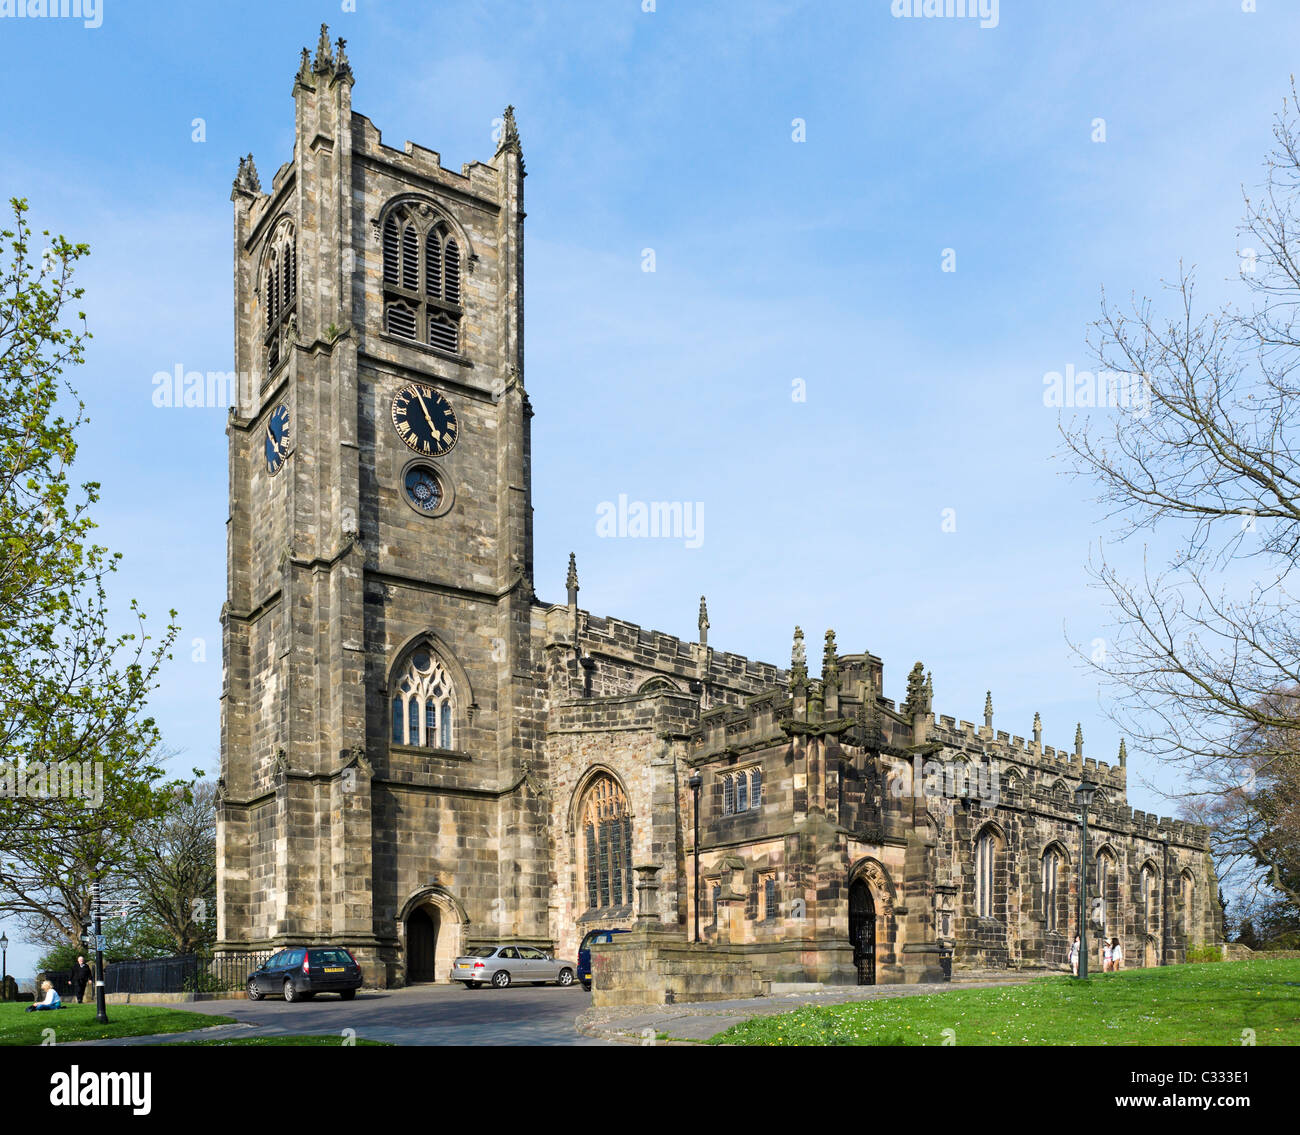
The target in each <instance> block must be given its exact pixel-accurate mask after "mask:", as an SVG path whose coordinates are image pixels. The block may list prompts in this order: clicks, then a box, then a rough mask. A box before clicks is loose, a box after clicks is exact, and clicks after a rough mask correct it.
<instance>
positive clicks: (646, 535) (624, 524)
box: [596, 493, 704, 548]
mask: <svg viewBox="0 0 1300 1135" xmlns="http://www.w3.org/2000/svg"><path fill="white" fill-rule="evenodd" d="M596 535H597V536H599V537H601V538H602V539H612V538H614V537H626V538H630V539H660V540H682V541H684V542H685V546H686V547H688V548H698V547H699V546H700V545H701V544H703V543H704V502H703V501H629V500H628V499H627V493H619V494H618V501H617V502H615V501H601V502H600V504H598V505H597V506H596Z"/></svg>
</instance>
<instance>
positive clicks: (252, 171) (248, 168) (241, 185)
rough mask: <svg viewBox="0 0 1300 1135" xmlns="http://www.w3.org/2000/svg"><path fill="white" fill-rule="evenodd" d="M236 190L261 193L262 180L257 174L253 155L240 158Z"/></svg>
mask: <svg viewBox="0 0 1300 1135" xmlns="http://www.w3.org/2000/svg"><path fill="white" fill-rule="evenodd" d="M233 188H234V190H235V191H236V192H238V193H261V192H262V182H261V179H260V178H259V177H258V176H257V166H255V165H254V164H253V155H252V154H249V155H248V157H246V158H240V159H239V169H238V171H237V172H236V173H235V182H234V186H233Z"/></svg>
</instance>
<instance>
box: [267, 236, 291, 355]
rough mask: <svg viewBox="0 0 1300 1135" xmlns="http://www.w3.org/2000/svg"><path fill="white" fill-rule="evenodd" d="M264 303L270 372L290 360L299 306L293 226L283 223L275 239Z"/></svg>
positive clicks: (270, 257)
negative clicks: (291, 334) (291, 326)
mask: <svg viewBox="0 0 1300 1135" xmlns="http://www.w3.org/2000/svg"><path fill="white" fill-rule="evenodd" d="M262 302H263V305H264V308H265V311H266V326H265V328H264V331H265V343H266V369H267V371H268V373H269V372H270V371H273V370H274V369H275V368H276V367H277V366H279V365H280V363H282V362H283V361H284V360H285V359H286V358H288V348H289V346H290V345H291V344H289V342H288V326H289V318H290V316H291V315H292V314H293V313H294V312H295V311H296V310H297V306H298V249H297V244H296V242H295V237H294V231H293V225H292V224H291V223H288V222H286V223H283V224H281V225H280V226H279V227H278V228H277V229H276V230H275V232H274V234H273V235H272V237H271V245H270V248H269V250H268V251H267V254H266V259H265V261H264V269H263V277H262Z"/></svg>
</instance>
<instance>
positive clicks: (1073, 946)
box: [1070, 934, 1079, 977]
mask: <svg viewBox="0 0 1300 1135" xmlns="http://www.w3.org/2000/svg"><path fill="white" fill-rule="evenodd" d="M1070 972H1071V973H1072V974H1074V976H1075V977H1078V976H1079V935H1077V934H1076V935H1075V936H1074V941H1073V942H1071V943H1070Z"/></svg>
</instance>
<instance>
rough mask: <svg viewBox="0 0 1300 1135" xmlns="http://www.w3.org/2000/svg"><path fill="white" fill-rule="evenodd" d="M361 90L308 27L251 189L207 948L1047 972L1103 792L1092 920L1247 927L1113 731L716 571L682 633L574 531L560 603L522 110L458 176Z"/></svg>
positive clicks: (707, 980)
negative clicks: (533, 362) (946, 670)
mask: <svg viewBox="0 0 1300 1135" xmlns="http://www.w3.org/2000/svg"><path fill="white" fill-rule="evenodd" d="M352 86H353V75H352V70H351V67H350V65H349V63H348V60H347V57H346V53H345V45H344V42H343V41H342V40H339V41H337V43H331V42H330V40H329V38H328V35H327V33H326V30H325V29H324V28H322V30H321V38H320V42H319V44H318V46H317V48H316V51H315V54H314V57H312V56H311V55H310V54H309V53H308V52H307V51H306V50H304V51H303V54H302V60H301V65H300V67H299V69H298V71H297V73H296V75H295V76H294V80H293V99H294V108H295V133H294V147H293V153H292V156H291V159H290V160H289V161H287V162H286V163H285V164H284V165H282V166H281V167H280V168H279V169H278V170H277V171H276V172H275V174H274V176H273V177H272V178H271V181H270V184H269V186H267V187H266V188H265V189H264V188H263V186H262V184H261V181H260V178H259V175H258V172H257V169H256V167H255V165H254V163H253V159H252V156H251V155H250V156H249V157H247V158H245V159H244V160H242V161H241V162H240V165H239V171H238V176H237V177H236V180H235V183H234V188H233V192H232V200H233V202H234V229H235V232H234V289H235V357H236V364H235V369H236V370H237V371H238V372H239V373H240V375H241V376H242V375H247V376H250V377H249V382H248V390H247V391H246V392H245V393H246V396H245V397H241V399H240V402H239V404H238V405H236V406H235V407H233V408H232V410H231V413H230V417H229V421H228V425H227V435H228V438H229V483H230V515H229V520H228V528H227V576H228V591H227V599H226V603H225V605H224V607H223V608H222V615H221V618H222V627H223V635H222V643H223V657H224V670H223V690H222V700H221V780H220V784H219V790H218V805H217V808H218V812H217V820H218V906H219V913H218V938H219V944H218V949H219V950H220V951H222V952H223V953H226V954H249V955H252V954H255V953H264V952H266V951H269V950H273V949H279V948H282V947H284V946H290V945H301V944H307V943H312V944H328V943H335V944H339V945H344V946H346V947H347V948H349V949H351V950H352V951H353V953H354V954H355V955H356V956H357V958H358V960H359V961H360V962H361V964H362V966H363V969H364V971H365V974H366V980H367V983H368V984H376V985H380V986H395V985H402V984H405V983H409V982H420V981H443V982H445V981H447V980H448V979H449V975H450V969H451V961H452V959H453V957H455V956H456V955H457V954H459V953H462V952H463V951H464V950H465V949H466V948H468V947H471V946H474V945H479V944H490V943H498V942H503V941H509V942H515V943H522V944H529V945H535V946H539V947H542V948H544V949H547V950H552V951H556V952H557V953H558V955H559V956H563V957H569V958H572V957H574V956H575V955H576V951H577V948H578V945H579V942H580V941H581V939H582V938H583V936H584V934H585V933H586V932H587V931H589V930H592V929H597V928H605V927H617V928H621V929H632V930H634V933H633V934H631V935H627V936H626V938H627V942H626V943H623V944H622V946H621V947H620V949H622V954H621V955H620V952H619V950H618V949H612V950H611V951H609V952H608V958H606V956H605V954H601V955H600V957H601V959H602V960H601V961H600V962H599V963H598V970H599V972H598V973H597V980H596V988H597V998H598V1000H599V999H600V998H601V997H602V996H603V997H604V998H605V1000H606V1001H607V1002H612V1001H615V1000H617V999H618V997H619V990H621V989H632V987H634V986H635V987H637V988H636V989H632V992H629V993H628V994H627V997H628V998H630V999H636V998H638V997H641V998H646V999H658V1000H664V999H669V1000H671V999H678V1000H685V999H692V998H701V997H710V996H721V995H731V994H735V993H737V992H740V993H743V992H745V991H746V990H750V991H761V990H762V989H763V988H766V987H767V985H768V983H783V982H794V983H800V982H814V981H818V982H827V983H854V982H900V981H943V980H946V979H947V978H949V977H950V976H951V975H952V974H953V973H960V972H962V971H984V970H998V969H1005V968H1022V969H1023V968H1035V967H1041V968H1045V969H1055V968H1060V967H1063V966H1065V965H1066V964H1067V963H1066V956H1067V949H1068V945H1069V942H1070V940H1071V939H1072V938H1073V935H1074V933H1075V931H1076V929H1077V921H1078V918H1077V914H1078V890H1077V888H1078V881H1079V878H1080V874H1081V871H1080V867H1081V864H1080V839H1079V808H1078V805H1077V804H1076V802H1075V792H1076V789H1077V788H1078V786H1079V784H1080V783H1081V782H1084V781H1087V782H1090V783H1091V784H1093V785H1095V786H1096V789H1097V795H1096V798H1095V800H1094V802H1093V804H1092V807H1091V809H1090V813H1089V823H1090V838H1089V842H1088V846H1087V849H1086V856H1085V859H1084V863H1083V864H1082V868H1083V873H1084V874H1085V875H1086V878H1087V880H1088V884H1087V885H1088V893H1089V896H1090V897H1091V898H1092V899H1094V900H1095V901H1093V902H1092V904H1091V907H1090V915H1089V926H1088V933H1089V936H1090V938H1091V939H1092V940H1093V941H1094V942H1095V941H1096V940H1097V938H1098V937H1099V936H1101V935H1103V934H1104V935H1106V936H1107V937H1110V936H1116V937H1119V938H1120V939H1121V941H1122V943H1123V945H1124V948H1125V954H1126V957H1127V959H1128V964H1129V965H1156V964H1164V963H1168V962H1176V961H1180V960H1182V959H1183V958H1184V956H1185V953H1186V951H1187V949H1189V948H1191V947H1194V946H1197V945H1200V944H1202V943H1217V942H1218V941H1220V940H1221V937H1222V929H1221V927H1222V922H1221V911H1220V908H1219V904H1218V902H1217V882H1216V879H1215V875H1214V868H1213V864H1212V861H1211V858H1210V855H1209V843H1208V838H1207V833H1206V832H1205V830H1204V829H1201V828H1196V827H1193V826H1191V825H1188V824H1185V823H1182V822H1179V821H1170V820H1163V819H1159V818H1157V817H1156V816H1149V815H1146V814H1144V813H1142V812H1135V811H1133V810H1132V809H1131V808H1129V806H1128V805H1127V802H1126V767H1125V766H1126V755H1125V753H1124V749H1123V746H1122V745H1121V748H1120V752H1119V756H1118V758H1117V760H1116V762H1115V763H1113V764H1109V763H1102V762H1097V761H1095V760H1094V759H1092V758H1085V757H1084V756H1083V739H1082V736H1081V734H1080V733H1078V732H1076V734H1075V740H1074V745H1073V748H1072V749H1070V750H1068V751H1067V750H1065V749H1056V748H1053V747H1051V746H1047V745H1044V744H1043V741H1042V731H1041V726H1040V724H1039V722H1038V720H1037V719H1035V721H1034V723H1033V726H1032V730H1031V733H1032V739H1031V740H1028V741H1027V740H1025V739H1024V738H1023V737H1020V736H1012V735H1010V734H1009V733H1008V732H1005V731H1002V730H997V729H995V728H994V723H993V717H994V715H993V706H992V699H991V698H990V699H989V700H988V701H987V702H986V704H985V707H984V721H983V724H982V725H981V726H979V727H977V726H975V725H974V724H972V723H969V722H965V721H957V720H955V719H954V718H952V717H946V716H942V715H936V714H935V712H934V710H933V704H932V703H933V698H934V693H933V680H932V678H931V675H930V673H929V672H928V671H926V670H925V668H924V667H922V666H921V664H920V663H917V664H916V665H915V666H914V667H912V668H911V671H910V673H909V674H907V675H905V676H904V678H903V679H902V682H905V684H906V685H905V691H904V696H903V697H902V698H900V699H899V700H898V701H897V702H896V701H894V700H891V699H890V698H888V697H886V695H885V690H886V683H885V674H884V667H883V663H882V660H881V659H880V658H878V657H876V656H875V655H873V654H871V653H870V652H867V651H862V652H858V653H841V652H840V650H839V648H838V647H837V645H836V642H835V638H834V635H833V633H831V632H829V631H828V632H826V634H825V638H824V640H823V641H822V661H821V673H820V676H819V677H817V678H812V677H810V675H809V670H808V665H807V659H806V654H805V649H804V643H803V635H802V632H800V631H798V630H796V631H795V636H794V645H793V649H792V652H791V660H790V663H789V665H788V666H786V667H778V666H775V665H771V664H768V663H763V662H756V661H751V660H749V659H746V658H742V657H740V656H738V655H735V654H730V653H726V652H724V651H720V650H715V649H714V648H713V646H711V645H710V644H709V641H708V612H707V608H706V606H705V603H704V600H702V599H701V600H700V603H699V614H698V627H699V633H698V636H697V638H696V640H695V641H693V642H685V641H682V640H680V639H678V638H675V637H673V636H671V635H666V634H661V633H658V632H655V631H650V630H645V629H643V628H641V627H639V626H636V625H634V624H632V623H629V622H623V621H621V620H618V619H614V618H604V617H598V616H596V615H594V614H592V613H590V612H588V611H586V610H584V609H582V608H581V607H580V606H579V603H578V594H579V582H578V573H577V567H576V564H575V563H574V561H573V559H572V557H571V558H570V561H569V570H568V579H567V596H566V600H565V602H555V603H552V602H546V601H543V600H542V599H540V598H539V597H538V596H537V595H536V594H535V593H534V590H533V578H534V577H533V510H532V470H531V444H530V432H531V428H532V424H531V421H532V416H533V408H532V405H531V402H530V397H529V394H528V392H527V390H526V387H525V365H524V296H523V254H524V239H523V222H524V194H523V188H524V160H523V154H522V149H521V145H520V138H519V133H518V130H517V128H516V124H515V120H514V116H513V112H512V110H511V109H510V108H507V109H506V111H505V113H504V116H503V125H502V128H501V131H500V140H499V144H498V145H497V148H496V152H495V154H494V155H493V156H492V158H491V160H490V161H488V162H471V163H469V164H468V165H465V166H463V167H462V168H461V169H460V170H459V171H456V170H450V169H445V168H443V166H442V163H441V161H440V159H439V156H438V154H437V153H435V152H434V151H432V150H428V149H425V148H423V147H422V146H419V145H415V144H413V143H411V142H407V143H406V144H405V146H404V147H402V148H401V149H394V148H392V147H390V146H388V145H385V144H384V142H383V140H382V138H381V135H380V132H379V130H378V129H377V128H376V127H375V126H374V125H373V124H372V123H371V122H370V121H369V120H368V119H367V118H365V117H363V116H361V115H359V114H356V113H354V112H353V110H352ZM539 395H540V396H541V397H543V398H544V397H545V392H544V391H543V392H539ZM693 606H694V600H693V597H692V607H693ZM902 682H900V684H902ZM620 956H621V957H622V961H620V960H619V959H620ZM1094 965H1095V962H1094Z"/></svg>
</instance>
